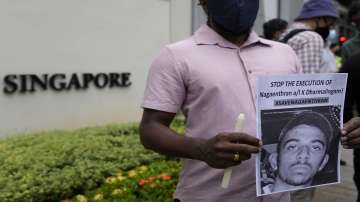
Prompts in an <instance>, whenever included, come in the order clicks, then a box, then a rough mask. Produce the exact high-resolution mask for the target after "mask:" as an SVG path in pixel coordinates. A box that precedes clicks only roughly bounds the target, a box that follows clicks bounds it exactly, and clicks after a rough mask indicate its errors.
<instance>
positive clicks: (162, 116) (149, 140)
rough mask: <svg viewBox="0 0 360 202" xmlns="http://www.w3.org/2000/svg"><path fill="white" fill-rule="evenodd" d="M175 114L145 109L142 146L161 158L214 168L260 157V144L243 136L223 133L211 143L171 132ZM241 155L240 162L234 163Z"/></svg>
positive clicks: (141, 130)
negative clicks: (199, 162)
mask: <svg viewBox="0 0 360 202" xmlns="http://www.w3.org/2000/svg"><path fill="white" fill-rule="evenodd" d="M174 116H175V114H174V113H168V112H163V111H157V110H152V109H144V112H143V117H142V120H141V123H140V139H141V143H142V144H143V145H144V146H145V147H146V148H148V149H151V150H154V151H156V152H159V153H161V154H165V155H170V156H175V157H181V158H188V159H194V160H201V161H204V162H206V163H207V164H208V165H209V166H211V167H213V168H227V167H231V166H235V165H238V164H240V163H241V161H244V160H248V159H250V158H251V154H253V153H258V152H259V147H260V146H261V143H260V141H259V140H258V139H257V138H255V137H252V136H250V135H247V134H244V133H221V134H218V135H217V136H215V137H213V138H211V139H208V140H206V139H202V138H192V137H187V136H185V135H179V134H177V133H176V132H175V131H173V130H171V129H170V128H169V126H170V123H171V121H172V120H173V118H174ZM237 152H238V153H239V155H240V160H239V161H234V154H235V153H237Z"/></svg>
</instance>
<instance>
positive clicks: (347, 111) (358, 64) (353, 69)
mask: <svg viewBox="0 0 360 202" xmlns="http://www.w3.org/2000/svg"><path fill="white" fill-rule="evenodd" d="M340 72H341V73H348V83H347V88H346V97H345V106H344V122H347V121H349V120H350V119H351V118H353V117H354V112H356V113H357V114H358V115H359V114H360V89H359V88H360V54H356V55H354V56H352V57H350V58H349V59H348V60H347V61H346V62H345V64H344V65H343V67H342V68H341V69H340ZM354 172H355V174H354V182H355V185H356V188H357V190H358V200H357V202H360V196H359V193H360V149H355V150H354Z"/></svg>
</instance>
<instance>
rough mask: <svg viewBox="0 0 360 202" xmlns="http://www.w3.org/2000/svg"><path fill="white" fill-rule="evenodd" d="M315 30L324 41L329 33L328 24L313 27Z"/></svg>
mask: <svg viewBox="0 0 360 202" xmlns="http://www.w3.org/2000/svg"><path fill="white" fill-rule="evenodd" d="M315 32H316V33H318V34H319V35H320V36H321V37H322V38H323V40H324V41H326V40H327V38H328V37H329V34H330V27H329V26H326V27H317V28H316V29H315Z"/></svg>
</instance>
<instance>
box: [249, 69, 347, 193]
mask: <svg viewBox="0 0 360 202" xmlns="http://www.w3.org/2000/svg"><path fill="white" fill-rule="evenodd" d="M346 81H347V74H303V75H277V76H260V77H258V81H257V94H256V97H257V136H258V138H260V139H261V140H262V141H263V147H262V149H261V152H260V154H259V155H258V156H257V160H256V186H257V195H258V196H262V195H268V194H273V193H279V192H285V191H293V190H300V189H306V188H310V187H315V186H320V185H328V184H334V183H339V182H340V159H339V157H340V144H339V128H341V127H342V122H343V118H342V114H343V106H344V99H345V91H346Z"/></svg>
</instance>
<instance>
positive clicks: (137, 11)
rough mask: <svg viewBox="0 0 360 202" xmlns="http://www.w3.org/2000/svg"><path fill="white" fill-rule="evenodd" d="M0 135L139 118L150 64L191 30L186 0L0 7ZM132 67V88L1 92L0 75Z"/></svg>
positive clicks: (53, 1) (38, 1)
mask: <svg viewBox="0 0 360 202" xmlns="http://www.w3.org/2000/svg"><path fill="white" fill-rule="evenodd" d="M0 24H1V25H2V28H1V30H2V31H1V32H0V44H1V46H0V79H1V83H0V87H1V94H0V136H5V135H9V134H13V133H17V132H24V131H26V132H30V131H39V130H47V129H58V128H78V127H84V126H93V125H101V124H105V123H111V122H129V121H138V120H139V119H140V114H141V109H140V107H139V105H140V103H141V99H142V95H143V90H144V86H145V80H146V74H147V71H148V67H149V64H150V62H151V60H152V59H153V58H154V57H155V55H156V54H157V53H158V52H159V50H160V48H161V47H162V46H163V45H164V44H167V43H169V42H171V41H176V40H178V39H182V38H184V37H187V36H189V35H190V32H191V1H190V0H146V1H133V0H102V1H98V0H62V1H58V0H28V1H3V2H2V3H1V7H0ZM83 72H92V73H99V72H131V74H132V76H131V81H132V86H131V87H129V88H124V89H105V90H97V89H95V88H94V87H92V88H90V89H89V90H87V91H82V92H76V91H71V92H63V93H56V92H53V91H45V92H38V93H34V94H25V95H21V94H15V95H12V96H6V95H5V94H4V93H3V92H2V90H3V87H4V83H3V82H2V79H3V77H4V75H6V74H27V73H34V74H42V73H66V74H71V73H83Z"/></svg>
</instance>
